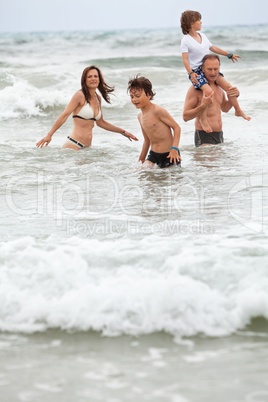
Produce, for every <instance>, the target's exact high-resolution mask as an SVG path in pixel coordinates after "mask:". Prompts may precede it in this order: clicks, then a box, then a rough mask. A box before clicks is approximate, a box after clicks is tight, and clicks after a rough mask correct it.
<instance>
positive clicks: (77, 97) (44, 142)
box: [36, 91, 84, 148]
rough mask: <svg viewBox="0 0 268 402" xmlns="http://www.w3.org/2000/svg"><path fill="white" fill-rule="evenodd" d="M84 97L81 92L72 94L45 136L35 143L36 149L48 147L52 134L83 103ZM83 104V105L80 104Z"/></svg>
mask: <svg viewBox="0 0 268 402" xmlns="http://www.w3.org/2000/svg"><path fill="white" fill-rule="evenodd" d="M83 99H84V95H83V93H82V92H81V91H78V92H76V93H75V94H74V96H73V97H72V99H71V100H70V102H69V103H68V105H67V106H66V108H65V109H64V111H63V112H62V113H61V114H60V115H59V117H58V118H57V120H56V121H55V123H54V124H53V126H52V127H51V129H50V130H49V132H48V133H47V135H46V136H45V137H44V138H42V139H41V140H40V141H38V142H37V143H36V146H37V147H38V148H42V147H43V146H46V147H47V146H48V144H49V143H50V141H51V140H52V136H53V134H55V132H56V131H57V130H58V129H59V128H60V127H61V126H62V125H63V124H64V123H65V122H66V120H67V119H68V117H69V116H70V114H71V113H72V112H73V111H74V110H75V109H76V108H77V107H78V106H79V104H81V102H83ZM82 104H83V103H82Z"/></svg>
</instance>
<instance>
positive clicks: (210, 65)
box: [202, 59, 220, 82]
mask: <svg viewBox="0 0 268 402" xmlns="http://www.w3.org/2000/svg"><path fill="white" fill-rule="evenodd" d="M202 70H203V73H204V74H205V77H206V79H207V80H208V81H210V82H215V81H216V79H217V78H218V75H219V72H220V63H219V61H218V60H217V59H214V60H209V59H208V60H206V61H205V63H204V65H203V67H202Z"/></svg>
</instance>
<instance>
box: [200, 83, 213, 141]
mask: <svg viewBox="0 0 268 402" xmlns="http://www.w3.org/2000/svg"><path fill="white" fill-rule="evenodd" d="M200 89H201V91H202V92H204V94H205V95H206V96H208V95H210V94H211V92H212V89H211V87H210V86H209V85H208V84H204V85H202V86H201V87H200ZM200 123H201V126H202V128H203V130H204V131H206V133H212V131H213V130H212V128H211V127H210V125H209V123H208V120H207V108H206V109H204V110H203V112H202V113H201V116H200Z"/></svg>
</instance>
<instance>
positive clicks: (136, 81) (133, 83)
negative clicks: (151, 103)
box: [127, 74, 155, 99]
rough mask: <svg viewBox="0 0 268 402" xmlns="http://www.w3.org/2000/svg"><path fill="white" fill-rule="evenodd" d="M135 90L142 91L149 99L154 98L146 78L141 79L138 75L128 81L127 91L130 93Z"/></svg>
mask: <svg viewBox="0 0 268 402" xmlns="http://www.w3.org/2000/svg"><path fill="white" fill-rule="evenodd" d="M135 89H138V90H140V91H142V90H144V92H145V94H146V95H147V96H150V99H153V98H154V96H155V92H154V91H153V88H152V83H151V81H150V80H148V78H146V77H141V76H140V75H139V74H137V75H136V76H135V77H134V78H131V79H130V80H129V81H128V87H127V91H128V92H130V91H132V90H135Z"/></svg>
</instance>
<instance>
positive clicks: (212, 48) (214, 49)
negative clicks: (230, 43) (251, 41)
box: [209, 46, 240, 63]
mask: <svg viewBox="0 0 268 402" xmlns="http://www.w3.org/2000/svg"><path fill="white" fill-rule="evenodd" d="M209 50H210V51H211V52H213V53H217V54H219V55H221V56H226V57H228V59H230V60H232V62H233V63H234V62H235V61H238V59H240V56H238V54H233V53H228V52H227V51H226V50H223V49H221V48H220V47H218V46H210V48H209Z"/></svg>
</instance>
